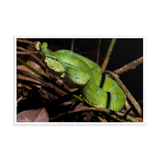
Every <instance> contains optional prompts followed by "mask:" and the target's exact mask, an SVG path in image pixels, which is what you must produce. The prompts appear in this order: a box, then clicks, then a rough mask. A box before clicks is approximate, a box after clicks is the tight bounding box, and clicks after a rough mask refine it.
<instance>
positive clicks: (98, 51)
mask: <svg viewBox="0 0 160 160" xmlns="http://www.w3.org/2000/svg"><path fill="white" fill-rule="evenodd" d="M100 46H101V39H99V43H98V50H97V64H98V62H99V53H100Z"/></svg>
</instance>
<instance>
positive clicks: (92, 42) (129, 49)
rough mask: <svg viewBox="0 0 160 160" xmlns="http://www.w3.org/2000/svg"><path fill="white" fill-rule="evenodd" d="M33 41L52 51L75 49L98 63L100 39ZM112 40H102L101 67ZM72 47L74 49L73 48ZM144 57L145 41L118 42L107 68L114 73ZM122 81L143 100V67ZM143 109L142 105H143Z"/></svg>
mask: <svg viewBox="0 0 160 160" xmlns="http://www.w3.org/2000/svg"><path fill="white" fill-rule="evenodd" d="M29 40H31V41H37V40H39V41H40V42H47V43H48V48H49V49H50V50H52V51H56V50H58V49H69V50H71V48H73V51H74V52H76V53H78V54H81V55H83V56H85V57H88V58H89V59H91V60H93V61H95V62H96V60H97V49H98V43H99V39H98V38H92V39H91V38H88V39H87V38H85V39H84V38H75V39H71V38H70V39H67V38H63V39H62V38H55V39H51V38H47V39H46V38H41V39H29ZM110 42H111V39H104V38H102V39H101V45H100V56H99V65H100V66H101V65H102V63H103V61H104V58H105V55H106V53H107V50H108V47H109V45H110ZM71 46H72V47H71ZM141 56H143V39H142V38H128V39H126V38H125V39H124V38H123V39H120V38H118V39H117V40H116V43H115V45H114V48H113V50H112V54H111V57H110V60H109V64H108V66H107V68H106V69H107V70H110V71H114V70H115V69H118V68H120V67H122V66H124V65H125V64H128V63H130V62H132V61H133V60H136V59H137V58H140V57H141ZM120 79H121V80H122V82H123V83H124V85H125V86H126V87H127V88H128V90H129V91H130V92H131V94H132V95H133V96H134V97H135V99H136V100H137V101H140V100H142V99H143V65H142V64H141V65H139V66H138V67H137V68H135V69H134V70H130V71H128V72H126V73H123V74H121V75H120ZM141 107H142V105H141Z"/></svg>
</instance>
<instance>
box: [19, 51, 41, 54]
mask: <svg viewBox="0 0 160 160" xmlns="http://www.w3.org/2000/svg"><path fill="white" fill-rule="evenodd" d="M33 53H39V52H37V51H32V52H26V51H24V52H20V51H17V54H33Z"/></svg>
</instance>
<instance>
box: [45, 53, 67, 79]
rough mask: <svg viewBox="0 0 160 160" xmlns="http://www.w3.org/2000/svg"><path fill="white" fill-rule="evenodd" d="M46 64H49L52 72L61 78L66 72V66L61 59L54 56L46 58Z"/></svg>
mask: <svg viewBox="0 0 160 160" xmlns="http://www.w3.org/2000/svg"><path fill="white" fill-rule="evenodd" d="M44 62H45V63H46V64H47V66H48V67H49V69H50V71H51V72H52V73H53V74H54V75H57V76H59V77H61V76H62V75H63V74H64V72H65V70H66V67H65V64H64V63H63V62H62V61H61V60H60V59H59V58H56V57H54V56H52V55H48V56H46V57H45V60H44Z"/></svg>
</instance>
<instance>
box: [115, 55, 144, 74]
mask: <svg viewBox="0 0 160 160" xmlns="http://www.w3.org/2000/svg"><path fill="white" fill-rule="evenodd" d="M142 63H143V56H142V57H140V58H138V59H136V60H134V61H133V62H131V63H128V64H126V65H124V66H123V67H121V68H119V69H116V70H114V71H113V72H114V73H116V74H118V75H119V74H122V73H124V72H127V71H129V70H130V69H135V68H136V67H137V66H138V65H140V64H142Z"/></svg>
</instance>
